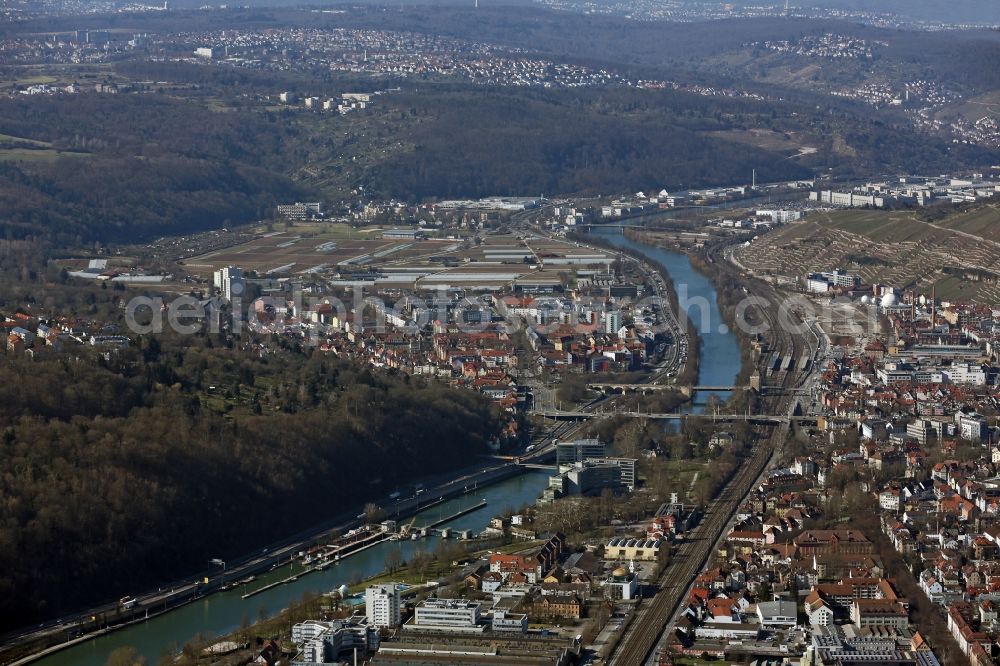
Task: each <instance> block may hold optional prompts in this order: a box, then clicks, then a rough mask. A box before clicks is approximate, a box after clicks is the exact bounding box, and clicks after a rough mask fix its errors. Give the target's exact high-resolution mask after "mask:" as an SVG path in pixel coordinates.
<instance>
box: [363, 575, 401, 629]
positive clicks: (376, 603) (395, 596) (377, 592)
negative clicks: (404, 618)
mask: <svg viewBox="0 0 1000 666" xmlns="http://www.w3.org/2000/svg"><path fill="white" fill-rule="evenodd" d="M365 614H366V615H367V616H368V621H369V622H370V623H371V625H372V626H373V627H375V628H376V629H381V628H382V627H395V626H398V625H399V623H400V612H399V587H397V585H396V583H387V584H384V585H369V586H368V589H367V590H365Z"/></svg>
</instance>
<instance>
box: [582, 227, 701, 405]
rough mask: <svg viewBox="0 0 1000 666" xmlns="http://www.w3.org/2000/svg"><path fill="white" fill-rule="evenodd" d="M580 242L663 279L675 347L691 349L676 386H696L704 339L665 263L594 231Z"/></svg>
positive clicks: (677, 378) (678, 373) (583, 236)
mask: <svg viewBox="0 0 1000 666" xmlns="http://www.w3.org/2000/svg"><path fill="white" fill-rule="evenodd" d="M579 240H581V241H583V242H586V243H588V244H591V245H594V246H596V247H599V248H602V249H605V250H611V251H614V252H618V253H621V254H625V255H627V256H629V257H631V258H632V259H634V260H635V261H637V262H638V263H639V264H640V265H642V266H645V268H646V270H647V271H655V272H656V273H657V274H658V275H659V276H660V278H661V279H662V280H663V284H664V285H665V287H666V294H665V296H666V298H667V302H668V304H669V307H670V317H671V320H672V323H673V326H671V329H672V330H673V331H674V333H673V335H672V337H673V338H674V341H673V346H674V348H675V349H679V348H680V346H681V342H682V340H683V341H684V342H685V343H686V347H687V357H686V359H685V362H684V367H683V368H682V369H680V370H678V372H677V377H676V383H677V384H680V385H694V384H696V383H697V378H698V373H699V366H700V361H701V336H699V335H698V332H697V330H695V328H694V326H693V324H692V322H691V320H690V318H688V317H687V316H686V314H685V312H684V311H683V310H682V309H681V307H680V304H679V300H678V296H677V286H676V285H675V284H674V282H673V278H672V277H671V275H670V271H669V270H667V268H666V267H665V266H664V265H663V264H661V263H659V262H657V261H655V260H653V259H651V258H650V257H648V256H646V255H645V254H643V253H642V252H641V251H639V250H636V249H633V248H629V247H622V246H620V245H616V244H615V243H613V242H610V241H608V240H607V239H604V238H601V237H600V236H599V235H597V234H596V233H594V232H591V233H588V234H585V235H582V236H580V238H579Z"/></svg>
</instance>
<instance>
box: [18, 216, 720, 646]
mask: <svg viewBox="0 0 1000 666" xmlns="http://www.w3.org/2000/svg"><path fill="white" fill-rule="evenodd" d="M592 233H593V235H595V236H598V237H600V238H601V239H603V240H604V241H605V242H608V243H611V244H613V245H615V246H617V247H622V248H627V249H630V250H634V251H638V252H641V253H642V254H643V255H645V256H646V257H648V258H649V259H650V260H652V261H655V262H657V263H659V264H660V265H662V266H663V267H664V268H666V270H667V272H668V273H669V275H670V278H671V280H672V281H673V284H674V289H675V290H678V292H681V290H682V289H686V291H683V292H681V293H678V298H679V302H680V303H681V306H682V307H685V303H688V307H685V311H687V313H688V316H690V317H692V318H693V319H694V320H695V322H696V323H697V322H698V321H700V318H701V317H707V319H706V320H707V321H709V322H711V326H710V327H709V329H708V330H706V331H702V334H701V338H702V343H701V344H702V347H701V354H700V364H699V368H698V384H699V385H702V386H727V385H731V384H732V383H733V380H734V378H735V377H736V375H737V374H738V372H739V369H740V350H739V346H738V344H737V341H736V338H735V336H734V335H733V334H732V333H731V332H729V331H728V330H723V329H722V328H721V326H722V324H723V319H722V315H721V312H720V310H719V306H718V302H717V300H716V293H715V288H714V286H713V285H712V283H711V281H709V279H708V278H706V277H705V276H704V275H701V274H700V273H698V272H697V271H695V269H694V267H693V266H692V265H691V262H690V260H689V259H688V257H687V255H685V254H682V253H680V252H674V251H671V250H666V249H664V248H659V247H653V246H649V245H644V244H642V243H639V242H636V241H634V240H631V239H629V238H626V237H625V236H623V235H622V234H621V232H620V231H618V230H612V229H599V230H595V231H593V232H592ZM682 285H683V286H682ZM705 303H707V304H708V305H707V307H708V314H707V315H704V314H702V313H701V312H700V311H699V309H698V308H699V307H705V305H704V304H705ZM699 304H701V305H699ZM718 395H719V397H720V398H721V399H723V400H724V399H726V398H727V397H728V393H725V392H722V393H719V394H718ZM707 397H708V394H705V393H699V394H698V395H697V396H696V402H695V404H694V405H693V409H694V411H701V409H700V408H701V407H702V406H703V405H704V401H705V400H706V399H707ZM547 482H548V474H546V473H545V472H527V473H525V474H522V475H520V476H516V477H514V478H511V479H507V480H506V481H502V482H500V483H496V484H493V485H490V486H484V487H482V488H480V489H479V490H478V491H476V492H473V493H470V494H468V495H465V496H462V497H458V498H455V499H452V500H448V501H447V502H444V503H442V504H440V505H438V506H435V507H433V508H431V509H428V510H425V511H423V512H421V513H419V514H417V518H416V521H415V522H416V524H418V525H420V524H424V523H431V522H435V521H437V520H440V519H441V518H444V517H447V516H450V515H453V514H455V513H457V512H459V511H462V510H463V509H466V508H468V507H470V506H472V505H475V504H477V503H479V502H481V501H482V500H484V499H485V500H486V506H484V507H483V508H480V509H477V510H475V511H472V512H470V513H467V514H465V515H463V516H461V517H460V518H456V519H455V520H453V521H449V522H448V524H447V525H445V526H446V527H450V528H453V529H454V530H456V531H461V530H470V531H472V532H473V533H477V532H480V531H482V530H483V529H484V528H485V527H486V525H487V524H488V522H489V519H490V518H491V517H492V516H494V515H497V514H499V513H501V512H502V511H503V510H504V509H506V508H514V509H517V508H520V507H522V506H525V505H527V504H531V503H533V502H534V501H535V500H536V499H537V498H538V495H539V494H540V493H541V491H542V489H543V488H544V487H545V486H546V484H547ZM437 539H438V537H428V538H425V539H421V540H419V541H386V542H383V543H380V544H378V545H376V546H373V547H371V548H368V549H366V550H363V551H361V552H359V553H357V554H355V555H352V556H350V557H347V558H345V559H344V560H342V561H340V562H339V563H338V564H336V565H331V566H329V567H328V568H326V569H325V570H323V571H316V572H313V573H310V574H308V575H304V576H302V577H300V578H299V579H298V580H295V581H292V582H289V583H285V584H283V585H278V586H276V587H272V588H270V589H268V590H266V591H264V592H261V593H260V594H256V595H254V596H251V597H249V598H248V599H243V598H242V597H243V595H244V594H246V593H247V592H251V591H253V590H255V589H258V588H261V587H264V586H266V585H268V584H270V583H274V582H276V581H279V580H282V579H287V578H289V577H290V576H293V575H294V574H296V573H297V572H300V571H302V568H303V567H302V565H301V564H299V563H295V564H294V565H284V566H281V567H279V568H277V569H275V570H274V571H271V572H269V573H267V574H265V575H260V576H257V577H256V579H255V580H254V581H253V582H252V583H247V584H246V585H241V586H238V587H237V588H236V589H233V590H230V591H226V592H218V593H216V594H212V595H210V596H207V597H205V598H203V599H200V600H197V601H194V602H192V603H190V604H188V605H186V606H182V607H180V608H178V609H176V610H172V611H170V612H168V613H164V614H163V615H160V616H157V617H154V618H151V619H150V620H148V621H145V622H140V623H138V624H135V625H132V626H130V627H127V628H125V629H121V630H119V631H115V632H112V633H110V634H107V635H104V636H100V637H98V638H94V639H92V640H89V641H87V642H85V643H80V644H78V645H75V646H73V647H70V648H67V649H66V650H62V651H60V652H57V653H55V654H52V655H50V656H48V657H45V658H43V659H40V660H38V661H36V662H34V663H35V664H38V665H39V666H104V664H105V662H106V661H107V658H108V656H109V655H110V654H111V652H112V651H114V650H115V649H116V648H119V647H123V646H131V647H134V648H136V649H137V650H138V651H139V653H140V654H141V655H142V656H144V657H145V658H146V660H147V662H148V663H156V662H157V661H158V660H159V659H160V658H161V657H162V656H164V655H173V654H177V653H178V652H179V651H180V648H181V647H182V646H183V644H184V643H186V642H187V641H190V640H191V639H192V638H194V637H196V636H198V635H199V634H201V635H223V634H226V633H229V632H232V631H234V630H236V629H238V628H239V627H240V624H241V623H242V622H243V621H244V620H248V621H250V622H253V621H255V620H256V619H257V618H258V617H259V615H260V614H261V611H262V610H263V611H264V612H266V613H267V614H269V615H273V614H274V613H276V612H278V611H279V610H281V609H283V608H285V607H286V606H287V605H288V603H289V602H290V601H294V600H298V599H300V598H301V597H302V594H303V593H304V592H320V593H324V592H329V591H331V590H334V589H336V588H337V587H339V586H340V585H342V584H345V583H350V582H351V581H355V580H362V579H365V578H369V577H371V576H375V575H377V574H379V573H380V572H382V571H383V570H384V568H385V561H386V556H387V555H388V554H389V553H390V552H391V551H392V550H398V551H399V552H400V554H401V556H402V558H403V559H407V558H409V557H410V555H412V554H413V552H415V551H416V550H417V549H418V548H423V549H433V547H434V545H435V544H436V542H437ZM293 567H294V568H293Z"/></svg>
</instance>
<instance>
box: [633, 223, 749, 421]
mask: <svg viewBox="0 0 1000 666" xmlns="http://www.w3.org/2000/svg"><path fill="white" fill-rule="evenodd" d="M664 233H669V232H664ZM626 235H627V236H629V237H630V238H632V239H633V240H635V241H636V242H639V243H643V244H646V245H651V246H654V247H660V248H663V249H665V250H667V251H670V252H679V253H683V254H685V255H686V256H687V257H688V259H689V261H690V262H691V266H692V268H694V270H695V271H697V272H698V273H700V274H701V275H703V276H705V277H706V278H708V279H709V280H710V281H711V282H712V284H713V285H714V287H715V293H716V300H717V303H718V307H719V311H720V313H721V315H722V317H723V319H724V321H725V324H726V325H727V326H728V328H729V330H730V332H732V334H733V335H734V336H735V337H736V341H737V344H738V346H739V348H740V369H739V372H738V374H737V375H736V381H735V382H734V385H735V386H748V385H749V383H750V375H751V374H753V372H754V370H755V369H756V362H757V359H756V358H755V356H754V343H755V336H752V335H751V334H749V333H747V331H746V327H745V326H744V325H742V324H743V323H744V322H741V323H738V322H737V308H738V306H739V305H740V303H741V301H743V299H744V298H746V297H747V296H748V295H749V291H748V289H747V287H746V284H745V280H743V279H742V276H740V275H739V274H737V273H734V271H732V270H727V269H728V268H729V267H728V266H726V265H723V264H721V263H720V262H718V261H716V260H715V258H714V256H713V254H714V253H715V252H716V251H717V250H718V249H720V248H723V247H725V246H726V245H727V241H726V240H725V239H716V240H715V241H714V242H711V243H708V244H706V245H705V246H704V247H703V248H701V249H700V250H698V249H694V248H691V247H684V246H675V245H672V244H670V243H668V242H666V241H664V240H661V239H660V238H658V234H657V231H656V230H644V231H638V230H636V231H632V230H629V232H626ZM748 400H749V398H748V396H747V395H746V392H739V391H738V392H734V393H733V395H732V396H731V397H730V400H729V404H730V407H731V410H732V411H733V412H742V411H745V410H746V409H747V408H748V407H752V405H750V404H749V403H748Z"/></svg>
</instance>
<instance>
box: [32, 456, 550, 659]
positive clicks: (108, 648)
mask: <svg viewBox="0 0 1000 666" xmlns="http://www.w3.org/2000/svg"><path fill="white" fill-rule="evenodd" d="M547 482H548V474H547V473H545V472H542V471H531V472H527V473H525V474H522V475H520V476H516V477H514V478H511V479H507V480H506V481H501V482H500V483H496V484H493V485H490V486H483V487H481V488H479V489H478V490H476V491H474V492H470V493H469V494H468V495H464V496H462V497H457V498H455V499H452V500H448V501H447V502H444V503H443V504H440V505H438V506H435V507H433V508H430V509H427V510H425V511H422V512H421V513H419V514H417V517H416V521H415V523H414V524H415V525H418V526H419V525H426V524H428V523H432V522H436V521H438V520H440V519H441V518H445V517H447V516H451V515H454V514H455V513H457V512H459V511H461V510H462V509H464V508H467V507H470V506H473V505H475V504H476V503H478V502H480V501H482V500H484V499H485V500H486V502H487V504H486V506H485V507H483V508H482V509H478V510H476V511H473V512H471V513H468V514H466V515H464V516H462V517H460V518H456V519H455V520H453V521H450V522H448V523H446V524H444V525H442V527H450V528H453V529H455V530H472V532H473V533H477V532H480V531H482V530H483V529H485V527H486V525H487V524H488V523H489V520H490V518H492V517H493V516H495V515H499V514H500V513H501V512H502V511H503V510H504V509H508V508H509V509H519V508H521V507H523V506H526V505H528V504H533V503H534V501H535V500H536V499H537V498H538V496H539V495H540V494H541V492H542V489H543V488H545V485H546V483H547ZM437 541H438V537H428V538H425V539H420V540H418V541H386V542H383V543H381V544H379V545H377V546H373V547H371V548H369V549H367V550H363V551H361V552H359V553H357V554H356V555H352V556H349V557H346V558H345V559H343V560H341V562H340V563H339V564H336V565H330V566H329V567H328V568H327V569H326V570H324V571H316V572H313V573H310V574H308V575H305V576H302V577H301V578H299V579H298V580H296V581H294V582H292V583H286V584H285V585H279V586H277V587H274V588H272V589H270V590H268V591H266V592H262V593H260V594H257V595H254V596H252V597H250V598H249V599H246V600H244V599H241V596H242V595H243V594H245V593H246V592H250V591H252V590H255V589H257V588H259V587H262V586H264V585H266V584H268V583H270V582H273V581H276V580H280V579H283V578H288V577H289V576H291V575H292V574H293V573H295V572H298V571H301V570H302V566H301V564H299V563H296V564H295V565H294V566H295V569H294V570H292V569H290V567H289V565H287V564H286V565H283V566H281V567H279V568H277V569H275V570H274V571H271V572H269V573H267V574H264V575H260V576H257V579H256V580H254V581H253V582H252V583H248V584H247V585H246V586H245V587H246V590H244V589H243V587H244V586H240V587H239V588H237V589H235V590H230V591H228V592H218V593H216V594H212V595H209V596H207V597H205V598H204V599H200V600H197V601H194V602H192V603H190V604H188V605H186V606H182V607H180V608H177V609H176V610H172V611H170V612H169V613H165V614H163V615H160V616H158V617H155V618H152V619H150V620H147V621H146V622H141V623H139V624H134V625H132V626H130V627H127V628H125V629H121V630H119V631H115V632H112V633H110V634H107V635H105V636H101V637H99V638H95V639H93V640H91V641H87V642H86V643H81V644H79V645H74V646H73V647H71V648H68V649H66V650H63V651H61V652H57V653H55V654H52V655H50V656H48V657H45V658H44V659H40V660H39V661H36V662H34V663H35V664H39V665H41V666H104V664H105V662H106V661H107V659H108V655H109V654H111V652H112V651H113V650H114V649H115V648H119V647H122V646H125V645H128V646H132V647H134V648H136V649H137V650H138V651H139V652H140V653H141V654H142V655H143V656H144V657H146V661H147V663H150V664H155V663H157V662H158V661H159V659H160V657H161V656H163V655H164V654H176V653H177V652H179V651H180V648H181V647H182V646H183V644H184V643H185V642H187V641H189V640H191V639H192V638H193V637H195V636H197V635H198V634H200V633H204V634H214V635H221V634H225V633H228V632H231V631H234V630H236V629H238V628H239V626H240V622H241V620H242V619H243V618H244V617H247V618H248V619H249V620H250V621H251V622H255V621H256V620H257V617H258V613H259V611H260V609H261V608H263V609H265V610H266V611H267V612H268V614H269V615H274V614H275V613H277V612H278V611H279V610H281V609H283V608H285V607H287V606H288V602H290V601H293V600H298V599H301V597H302V593H303V592H306V591H310V592H321V593H322V592H330V591H331V590H335V589H336V588H338V587H339V586H340V585H342V584H345V583H346V584H350V582H351V581H352V580H359V579H364V578H368V577H370V576H374V575H376V574H378V573H380V572H382V571H383V570H384V569H385V560H386V555H387V554H388V553H389V552H390V551H391V550H399V551H400V552H401V554H402V556H403V559H408V558H409V557H410V555H411V554H412V553H413V552H414V551H415V550H417V549H418V548H423V549H427V550H433V549H434V546H435V545H437Z"/></svg>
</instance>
